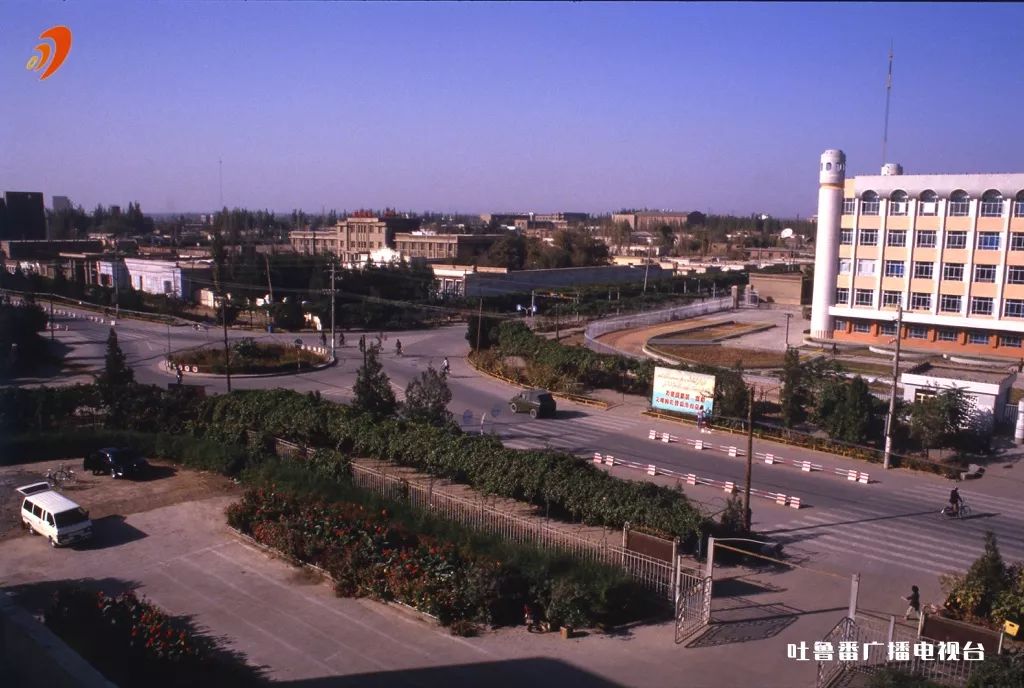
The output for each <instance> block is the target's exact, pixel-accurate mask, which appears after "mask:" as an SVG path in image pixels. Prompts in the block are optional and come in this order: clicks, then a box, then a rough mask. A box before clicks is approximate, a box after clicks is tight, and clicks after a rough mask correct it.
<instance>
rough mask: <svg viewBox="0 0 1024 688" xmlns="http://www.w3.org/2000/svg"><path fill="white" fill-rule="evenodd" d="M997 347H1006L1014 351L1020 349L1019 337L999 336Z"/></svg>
mask: <svg viewBox="0 0 1024 688" xmlns="http://www.w3.org/2000/svg"><path fill="white" fill-rule="evenodd" d="M999 346H1008V347H1012V348H1014V349H1019V348H1020V337H1018V336H1017V335H1015V334H1001V335H999Z"/></svg>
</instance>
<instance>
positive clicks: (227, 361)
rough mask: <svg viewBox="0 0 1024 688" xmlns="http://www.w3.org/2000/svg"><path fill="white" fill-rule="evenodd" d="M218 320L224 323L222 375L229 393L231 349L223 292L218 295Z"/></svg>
mask: <svg viewBox="0 0 1024 688" xmlns="http://www.w3.org/2000/svg"><path fill="white" fill-rule="evenodd" d="M220 321H221V322H222V323H223V324H224V376H225V377H226V379H227V382H228V394H231V349H230V348H228V300H227V298H226V297H225V296H224V294H223V293H221V295H220Z"/></svg>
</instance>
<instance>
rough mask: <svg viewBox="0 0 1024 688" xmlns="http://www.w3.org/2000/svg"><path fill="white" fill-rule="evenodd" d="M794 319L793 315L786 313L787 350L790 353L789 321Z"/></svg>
mask: <svg viewBox="0 0 1024 688" xmlns="http://www.w3.org/2000/svg"><path fill="white" fill-rule="evenodd" d="M792 317H793V314H792V313H786V350H787V351H789V319H790V318H792Z"/></svg>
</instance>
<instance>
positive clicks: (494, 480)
mask: <svg viewBox="0 0 1024 688" xmlns="http://www.w3.org/2000/svg"><path fill="white" fill-rule="evenodd" d="M252 427H258V428H260V432H263V433H267V434H272V435H275V436H277V437H281V438H283V439H288V440H291V441H293V442H299V443H303V444H308V445H311V446H317V445H319V446H324V445H327V446H329V447H333V448H335V449H337V450H338V451H340V452H341V453H343V454H346V455H351V456H365V457H369V458H375V459H383V460H387V461H393V462H395V463H398V464H401V465H403V466H409V467H412V468H416V469H417V470H420V471H423V472H426V473H429V474H431V475H435V476H438V477H443V478H448V479H451V480H454V481H456V482H461V483H467V484H469V485H471V486H473V487H474V488H475V489H478V490H480V491H481V492H484V493H486V494H493V495H499V496H502V497H510V498H512V499H518V500H522V501H526V502H530V503H532V504H535V505H538V506H542V507H545V508H546V509H548V511H549V513H551V514H552V515H554V516H556V517H558V516H561V517H571V518H573V519H575V520H580V521H582V522H584V523H588V524H593V525H603V526H610V527H613V528H621V527H622V526H623V524H624V523H626V522H627V521H628V522H630V523H631V524H634V525H637V526H643V527H647V528H650V529H652V530H656V531H661V532H663V533H667V534H671V535H673V536H677V537H679V538H681V539H682V540H684V541H686V540H691V539H692V538H694V536H696V535H697V534H698V533H699V532H707V531H708V529H709V527H710V524H708V523H707V522H706V521H705V519H704V517H703V516H702V514H701V513H700V511H699V510H698V509H697V508H696V507H694V506H693V505H692V504H691V503H690V502H689V501H688V500H687V498H686V497H685V495H683V494H682V493H681V492H679V491H677V490H673V489H670V488H667V487H661V486H658V485H654V484H652V483H648V482H633V481H624V480H619V479H616V478H614V477H612V476H611V475H609V474H608V473H606V472H604V471H602V470H600V469H599V468H595V467H594V465H593V464H592V463H591V462H589V461H585V460H583V459H580V458H579V457H576V456H573V455H571V454H564V453H559V452H552V451H523V450H517V449H507V448H505V447H503V446H502V445H501V442H500V441H499V440H498V439H497V438H495V437H481V436H478V435H465V434H462V433H460V432H459V431H458V430H456V429H453V428H438V427H432V426H429V425H423V424H417V423H411V422H407V421H402V420H395V419H385V420H378V419H374V418H371V417H369V416H363V415H356V414H354V413H353V412H351V410H349V409H348V408H346V407H342V406H339V405H336V404H332V403H330V402H327V401H324V400H322V399H320V398H317V397H314V396H309V395H305V396H303V395H300V394H297V393H295V392H288V391H283V390H275V391H274V392H246V393H244V394H232V395H230V396H227V395H224V396H218V397H215V398H212V399H208V400H206V401H205V402H204V404H203V408H202V409H201V411H200V413H199V414H198V418H197V420H196V421H195V428H196V430H197V431H199V432H203V433H205V434H206V436H208V437H209V438H211V439H212V438H216V439H220V440H234V441H237V438H238V437H240V436H241V435H243V434H244V433H245V432H246V431H247V430H248V429H249V428H252Z"/></svg>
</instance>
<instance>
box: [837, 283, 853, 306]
mask: <svg viewBox="0 0 1024 688" xmlns="http://www.w3.org/2000/svg"><path fill="white" fill-rule="evenodd" d="M849 303H850V290H849V289H846V288H844V287H838V288H837V289H836V304H843V305H844V306H845V305H848V304H849Z"/></svg>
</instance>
